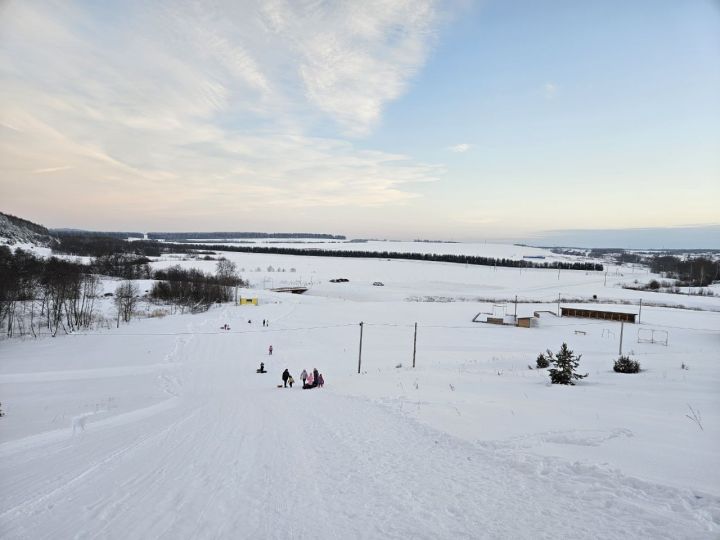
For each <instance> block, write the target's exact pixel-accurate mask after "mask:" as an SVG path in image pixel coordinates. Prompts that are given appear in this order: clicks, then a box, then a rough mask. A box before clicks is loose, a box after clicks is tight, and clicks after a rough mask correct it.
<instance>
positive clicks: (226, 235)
mask: <svg viewBox="0 0 720 540" xmlns="http://www.w3.org/2000/svg"><path fill="white" fill-rule="evenodd" d="M147 236H148V238H149V239H151V240H188V239H190V240H192V239H198V240H211V239H215V238H217V239H220V240H227V239H232V238H316V239H317V238H319V239H324V240H345V239H346V238H345V236H343V235H339V234H338V235H333V234H319V233H262V232H149V233H147Z"/></svg>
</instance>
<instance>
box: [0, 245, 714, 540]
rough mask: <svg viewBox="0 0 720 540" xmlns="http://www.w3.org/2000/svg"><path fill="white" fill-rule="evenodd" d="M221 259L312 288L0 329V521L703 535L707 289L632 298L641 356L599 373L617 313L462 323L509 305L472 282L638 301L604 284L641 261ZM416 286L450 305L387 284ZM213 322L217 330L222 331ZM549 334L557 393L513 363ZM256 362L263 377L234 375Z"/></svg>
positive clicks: (381, 532)
mask: <svg viewBox="0 0 720 540" xmlns="http://www.w3.org/2000/svg"><path fill="white" fill-rule="evenodd" d="M231 257H232V258H233V260H236V262H237V263H238V265H239V266H240V267H245V269H246V271H245V272H243V275H244V276H246V277H249V278H250V279H251V282H253V283H255V285H260V287H262V284H263V282H266V283H267V285H268V286H269V285H270V283H269V282H268V281H267V280H274V281H275V285H276V286H277V285H279V282H281V281H288V282H290V281H293V280H297V281H302V282H310V281H312V283H313V285H312V287H311V290H310V291H309V292H308V293H307V294H306V295H302V296H296V295H283V294H280V293H272V292H269V291H263V290H261V289H254V290H249V291H242V293H243V294H244V295H257V296H259V298H260V305H259V306H257V307H255V306H243V307H235V306H232V305H225V306H217V307H214V308H212V309H211V310H210V311H209V312H207V313H203V314H199V315H171V316H167V317H165V318H162V319H139V320H133V321H132V322H131V323H130V324H129V325H122V326H121V327H120V328H119V329H115V328H112V329H105V330H99V331H92V332H88V333H85V334H75V335H69V336H62V337H58V338H56V339H49V338H45V339H39V340H11V341H3V342H0V395H2V407H3V410H4V411H5V412H6V413H7V415H6V416H5V417H3V418H2V419H0V427H1V428H2V429H1V430H0V457H1V458H2V459H0V478H2V481H3V489H2V490H0V536H2V537H3V538H57V537H63V538H66V537H78V538H98V537H102V538H712V537H717V536H718V535H719V534H720V472H718V469H717V467H716V466H715V461H716V456H717V449H718V447H720V396H719V394H718V392H717V388H719V387H720V337H719V336H720V333H719V332H718V330H719V329H720V309H719V308H720V306H719V305H718V303H719V301H718V299H717V298H712V297H711V298H707V297H703V298H701V297H697V298H696V297H687V298H686V297H681V298H676V297H677V295H663V296H667V297H673V298H671V300H675V302H676V303H677V302H680V301H682V302H695V304H694V305H695V307H702V308H705V309H712V310H713V311H698V310H692V311H691V310H683V309H673V308H666V307H647V306H645V307H643V323H642V324H641V325H626V326H625V327H624V332H625V334H624V339H625V341H624V351H625V352H629V351H632V353H633V356H634V357H636V358H638V359H639V360H640V361H641V363H642V365H643V367H644V368H645V371H643V372H642V373H640V374H638V375H619V374H615V373H613V372H612V369H611V366H612V359H613V358H615V357H616V356H617V352H618V346H619V335H620V327H619V324H618V323H613V322H606V321H588V320H583V319H567V318H562V319H560V318H556V317H554V316H552V315H550V314H547V315H543V316H541V319H540V326H539V327H538V328H533V329H522V328H513V327H496V326H491V325H482V324H477V323H472V322H471V320H472V318H473V317H474V316H475V315H476V314H477V313H478V312H480V311H489V312H493V311H494V310H505V311H506V312H507V313H512V310H513V309H514V306H513V305H512V304H507V305H506V306H504V307H502V308H501V307H498V305H497V304H495V305H494V304H493V302H478V301H475V300H473V297H477V296H483V297H485V296H490V295H493V296H498V297H513V296H514V295H515V294H518V295H520V296H524V297H527V298H529V299H533V300H534V301H535V303H527V304H519V306H518V312H519V314H530V313H532V312H533V311H535V310H553V309H555V304H554V303H553V302H552V300H553V298H555V297H556V296H557V294H558V292H561V293H562V294H563V295H566V294H567V295H568V296H571V295H575V296H586V297H587V296H591V295H592V294H594V293H599V294H600V295H602V296H603V298H605V299H608V300H610V299H616V300H635V299H638V298H639V297H640V296H639V295H640V293H638V292H637V291H630V290H627V289H622V288H619V287H617V286H616V285H618V284H621V283H624V282H628V281H631V280H633V279H635V278H636V277H638V276H636V275H634V274H632V273H628V274H624V272H626V271H627V269H624V270H623V269H618V270H617V272H615V273H611V274H610V275H609V276H608V282H607V284H606V283H605V276H604V274H602V273H592V272H590V273H585V272H562V273H560V274H559V277H558V273H557V272H553V271H544V270H533V271H528V270H524V271H523V272H522V273H520V272H519V271H518V270H517V269H497V270H495V269H492V268H482V267H470V268H465V267H464V266H463V265H448V264H441V263H420V262H417V261H390V262H388V261H375V260H368V259H363V260H360V261H357V260H349V259H332V258H330V259H324V258H323V259H318V258H312V257H281V256H271V255H247V254H232V256H231ZM176 262H177V260H174V259H167V258H166V260H163V261H159V262H156V263H154V265H155V266H166V265H170V264H175V263H176ZM181 264H183V265H191V266H198V267H202V268H203V269H205V270H212V269H213V268H214V264H215V263H214V262H213V261H181ZM268 266H272V267H273V271H272V272H270V271H268V269H267V267H268ZM258 267H260V268H261V271H249V270H250V269H252V270H255V269H256V268H258ZM278 268H285V269H286V272H277V269H278ZM290 268H295V269H296V271H295V272H290ZM630 272H632V271H630ZM645 276H646V275H643V276H642V277H643V278H644V277H645ZM330 277H348V278H349V279H350V280H351V281H350V282H349V283H328V282H327V280H328V279H329V278H330ZM375 280H382V281H384V282H385V286H384V287H373V286H372V284H371V283H372V281H375ZM143 286H144V287H145V288H147V284H143ZM113 287H114V283H113V282H108V283H107V284H106V290H112V288H113ZM428 295H429V296H431V297H435V298H437V297H440V296H446V297H447V298H448V299H454V300H459V299H463V301H453V302H428V301H408V299H409V298H415V299H422V298H423V297H425V296H428ZM650 296H653V295H650ZM653 297H654V298H655V296H653ZM643 298H647V294H645V295H643ZM108 302H111V301H108ZM563 305H565V304H563ZM583 305H584V306H587V305H588V304H583ZM604 305H605V306H606V307H608V305H606V304H604ZM109 306H110V303H108V305H107V307H108V308H109ZM635 307H637V306H622V308H623V309H626V310H627V309H634V308H635ZM610 308H612V307H611V306H610ZM262 319H268V320H269V321H270V326H269V327H263V326H262V325H261V320H262ZM249 321H250V322H249ZM359 321H364V322H365V323H366V324H365V326H364V329H363V355H362V373H361V374H360V375H358V374H357V363H358V344H359V325H358V323H359ZM415 322H417V323H418V340H417V355H416V360H417V367H416V368H414V369H413V368H412V367H411V364H412V344H413V330H414V323H415ZM226 323H227V324H229V325H230V327H231V330H230V331H224V330H220V327H221V326H222V325H224V324H226ZM639 329H656V330H664V331H667V332H669V340H668V344H667V345H660V344H657V343H638V340H637V338H638V330H639ZM562 341H567V342H568V344H569V345H570V346H571V348H573V349H575V351H576V352H578V353H581V354H583V358H582V361H581V369H582V370H583V371H587V372H589V373H590V377H589V378H588V379H585V380H584V381H582V382H581V383H580V384H579V385H577V386H575V387H554V386H550V385H548V384H547V375H546V373H545V371H544V370H535V369H533V370H530V369H528V367H527V366H528V364H532V365H534V360H535V357H536V356H537V354H538V353H539V352H541V351H543V350H544V349H545V348H548V347H550V348H552V349H554V350H557V348H558V347H559V345H560V343H561V342H562ZM270 344H272V345H273V346H274V354H273V356H268V354H267V348H268V346H269V345H270ZM261 361H264V362H265V364H266V367H267V369H268V370H269V373H268V374H265V375H258V374H256V373H255V368H256V367H257V366H258V365H259V363H260V362H261ZM682 363H685V364H686V365H687V366H688V367H689V369H688V370H684V369H681V364H682ZM398 364H401V365H402V366H401V367H399V368H398V367H396V366H397V365H398ZM286 367H287V368H289V369H290V371H291V372H292V373H293V375H295V378H296V379H299V372H300V371H301V369H303V368H306V369H312V368H313V367H317V368H318V369H320V371H321V372H323V374H324V375H325V378H326V381H327V385H326V387H325V388H324V389H322V390H320V389H316V390H306V391H305V390H302V389H299V388H297V387H296V388H293V389H278V388H277V387H276V385H277V384H278V383H279V382H280V373H281V371H282V370H283V369H284V368H286ZM689 406H691V407H692V409H693V410H695V411H697V412H699V413H700V416H701V422H702V429H701V428H700V426H699V425H698V424H696V423H695V422H694V421H692V420H691V419H689V418H688V417H687V416H686V415H687V414H690V410H689ZM568 509H572V516H571V517H568Z"/></svg>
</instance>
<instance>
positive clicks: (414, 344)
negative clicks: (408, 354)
mask: <svg viewBox="0 0 720 540" xmlns="http://www.w3.org/2000/svg"><path fill="white" fill-rule="evenodd" d="M416 351H417V323H415V336H414V337H413V367H415V352H416Z"/></svg>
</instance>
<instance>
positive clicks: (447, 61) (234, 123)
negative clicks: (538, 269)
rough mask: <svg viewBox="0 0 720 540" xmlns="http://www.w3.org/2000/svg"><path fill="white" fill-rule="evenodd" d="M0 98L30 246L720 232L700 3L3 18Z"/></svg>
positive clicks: (234, 9) (718, 102) (13, 187)
mask: <svg viewBox="0 0 720 540" xmlns="http://www.w3.org/2000/svg"><path fill="white" fill-rule="evenodd" d="M0 83H1V84H0V103H2V105H0V175H1V176H0V195H2V197H1V198H2V200H3V205H2V206H3V208H2V210H3V211H6V212H10V213H14V214H17V215H20V216H22V217H26V218H28V219H32V220H35V221H38V222H41V223H44V224H46V225H49V226H58V227H62V226H73V227H83V228H91V229H130V230H138V229H144V230H173V229H175V230H188V229H194V230H267V231H281V230H282V231H285V230H305V231H315V232H329V233H336V234H347V235H349V236H364V237H377V236H382V237H395V238H415V237H423V238H428V237H431V238H446V239H458V240H474V239H475V240H480V239H497V238H503V239H512V238H528V237H532V236H533V235H537V234H541V233H542V232H543V231H548V230H565V229H567V230H575V229H616V228H648V227H677V226H682V225H712V224H718V223H720V211H719V210H718V206H719V205H718V201H720V4H718V2H715V1H711V0H688V1H633V2H626V1H597V2H577V1H547V2H539V1H519V0H518V1H503V2H500V1H486V2H478V3H472V2H462V1H457V2H446V3H436V2H432V1H429V0H426V1H418V2H410V3H401V2H391V1H384V0H375V1H372V2H363V3H352V2H349V3H348V2H343V3H334V2H324V3H305V2H285V1H283V0H274V1H266V2H258V3H254V2H230V1H228V2H213V3H212V4H206V3H203V2H197V3H195V2H185V1H166V2H162V1H158V2H151V3H147V2H139V1H138V2H133V1H131V2H123V3H116V4H108V3H96V2H50V1H48V2H34V1H30V2H19V1H13V0H10V1H9V2H6V3H4V4H2V7H0ZM39 194H42V195H39ZM688 230H691V229H688Z"/></svg>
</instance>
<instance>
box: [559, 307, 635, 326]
mask: <svg viewBox="0 0 720 540" xmlns="http://www.w3.org/2000/svg"><path fill="white" fill-rule="evenodd" d="M560 316H561V317H582V318H584V319H601V320H604V321H618V322H629V323H634V322H635V317H636V316H637V315H636V314H635V313H623V312H619V311H606V310H603V309H580V308H574V307H561V308H560Z"/></svg>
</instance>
